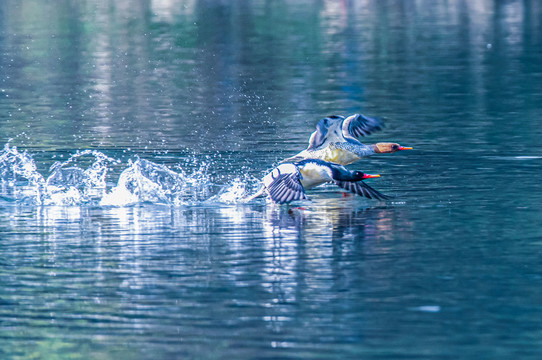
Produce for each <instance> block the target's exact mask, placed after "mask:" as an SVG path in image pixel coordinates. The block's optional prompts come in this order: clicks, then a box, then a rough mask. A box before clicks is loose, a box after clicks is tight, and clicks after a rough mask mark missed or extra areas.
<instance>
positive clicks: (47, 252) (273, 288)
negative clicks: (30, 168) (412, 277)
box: [0, 199, 408, 358]
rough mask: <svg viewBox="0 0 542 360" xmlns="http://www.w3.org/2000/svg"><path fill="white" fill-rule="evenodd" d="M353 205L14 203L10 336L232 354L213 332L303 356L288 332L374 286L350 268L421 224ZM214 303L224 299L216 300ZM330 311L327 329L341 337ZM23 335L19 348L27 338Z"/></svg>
mask: <svg viewBox="0 0 542 360" xmlns="http://www.w3.org/2000/svg"><path fill="white" fill-rule="evenodd" d="M338 201H339V202H344V201H343V200H342V199H340V200H338ZM348 202H350V204H348V203H346V204H344V205H345V206H341V207H340V208H338V207H336V206H337V204H336V203H333V202H324V203H319V204H316V205H317V206H316V207H315V208H313V209H312V210H300V209H293V210H292V211H288V210H287V209H285V208H280V207H271V208H269V207H267V206H261V205H257V206H247V205H244V206H231V207H229V208H228V207H219V208H214V207H189V208H171V207H165V206H164V207H156V206H150V205H149V206H140V207H120V208H118V207H117V208H109V209H103V208H92V207H88V208H87V207H56V206H48V207H38V208H35V209H29V208H27V207H17V206H14V207H13V208H12V209H10V210H11V211H10V212H9V216H6V214H5V213H3V216H2V217H3V219H2V223H3V224H4V225H3V227H4V228H6V229H10V231H9V232H8V233H5V235H6V236H7V237H6V238H5V239H6V240H7V241H4V242H2V243H1V244H0V250H1V253H2V254H11V256H10V257H9V258H7V257H2V263H3V270H2V272H1V273H0V276H1V277H2V280H3V290H2V291H1V292H0V298H1V299H2V306H0V314H1V316H2V318H3V319H4V321H5V322H6V323H5V324H6V325H4V326H8V325H7V324H9V328H10V329H11V331H12V334H17V333H20V332H21V331H25V330H24V329H26V328H27V327H28V326H30V328H28V330H26V331H29V332H30V334H32V335H31V336H34V337H37V339H39V342H38V344H41V346H43V347H44V349H46V350H47V351H50V350H51V348H50V347H54V346H55V345H54V340H53V339H54V338H55V337H56V336H57V335H56V334H58V333H61V332H63V331H64V330H70V331H72V332H74V337H71V338H70V337H68V338H64V340H63V343H64V345H63V346H65V347H66V349H69V348H70V347H71V346H73V344H74V343H78V342H80V341H81V340H83V339H84V338H85V335H84V334H92V336H94V337H97V339H99V342H100V343H101V344H110V345H111V346H112V349H113V351H114V349H116V347H117V346H119V345H120V343H123V342H125V341H130V339H132V340H135V339H138V340H136V341H145V342H148V345H149V346H152V347H153V348H154V349H155V351H157V352H158V353H157V354H159V356H166V355H167V354H168V352H169V351H175V344H176V343H177V341H179V339H183V342H184V343H185V346H186V347H187V349H188V350H187V351H194V350H195V349H197V346H199V344H200V343H201V344H205V346H207V347H209V348H210V349H214V350H217V351H219V350H220V344H216V343H215V342H214V341H213V340H212V339H213V336H214V335H213V334H218V333H217V331H218V332H221V331H223V330H225V329H228V328H230V329H232V331H233V334H232V338H231V339H230V341H231V342H232V344H231V345H232V346H233V344H236V343H240V342H246V341H247V337H248V340H249V341H254V342H256V343H259V342H261V341H262V339H263V338H265V337H266V336H271V338H274V339H275V340H274V341H275V342H276V346H275V347H277V348H281V347H284V348H289V347H290V346H291V344H290V345H288V344H289V343H290V342H291V341H292V340H291V339H290V340H288V337H289V335H288V333H290V332H292V331H293V332H294V333H298V332H299V331H300V330H302V329H298V325H299V321H303V320H302V318H303V317H304V316H301V318H299V317H298V316H297V315H295V312H297V311H301V312H303V311H306V310H303V309H304V308H305V307H306V306H312V305H310V304H311V303H312V302H313V301H316V303H319V302H321V301H323V302H324V303H327V302H329V301H333V299H334V298H335V299H337V300H339V299H341V298H342V297H343V296H342V295H341V294H342V292H344V291H348V289H350V288H351V287H352V286H354V285H353V284H355V283H356V282H358V281H359V276H360V274H359V273H358V269H356V268H351V267H350V266H347V264H348V263H350V264H353V261H355V259H356V258H359V257H362V258H363V257H367V256H376V255H385V254H387V253H388V250H387V249H386V247H387V246H388V245H386V243H387V242H389V241H392V240H391V239H386V238H385V237H382V235H383V234H384V233H385V232H387V231H389V230H391V229H390V228H394V229H400V228H402V227H405V226H408V223H405V221H404V220H403V219H402V217H401V215H399V217H398V218H396V214H394V212H395V211H394V210H393V209H385V208H383V209H370V208H367V209H359V207H358V206H355V205H354V201H352V200H349V201H348ZM22 253H24V254H25V256H24V257H23V256H14V255H15V254H22ZM382 270H385V269H382ZM379 273H380V272H379ZM378 276H379V277H381V276H382V273H380V274H379V275H378ZM370 278H371V277H369V278H368V279H366V281H375V282H378V279H377V277H376V276H375V277H374V280H370ZM29 287H30V288H33V289H32V290H31V291H28V292H26V291H23V292H21V290H24V289H25V288H28V289H30V288H29ZM36 292H39V293H40V294H41V295H40V298H41V299H39V300H38V299H36V298H35V297H34V294H35V293H36ZM209 292H211V293H215V294H221V295H220V296H218V297H216V298H209V297H208V295H207V294H209ZM329 296H331V297H332V298H329ZM309 299H310V300H309ZM295 309H297V310H295ZM262 311H263V312H262ZM292 311H294V312H293V313H292ZM316 311H318V313H319V314H320V315H318V317H319V318H320V319H319V320H318V322H321V324H320V325H318V326H324V325H326V326H328V325H330V326H334V325H332V323H334V320H333V319H331V318H329V319H328V318H326V317H325V315H324V314H325V313H324V312H321V311H322V310H316ZM330 322H331V323H330ZM44 328H47V329H50V331H49V333H48V334H45V333H42V332H41V329H44ZM77 334H79V335H77ZM157 334H159V335H160V337H159V339H158V338H156V336H157ZM198 334H202V335H203V334H205V335H204V336H203V337H199V336H198ZM296 336H300V339H302V337H303V335H302V334H301V333H299V334H298V335H296ZM10 338H12V340H13V341H14V345H13V346H15V347H18V346H20V345H21V343H20V342H21V341H24V339H23V338H18V337H17V336H12V337H10ZM152 339H156V340H152ZM251 339H252V340H251ZM303 341H304V340H303ZM48 342H51V343H49V344H47V343H48ZM39 346H40V345H33V346H31V349H33V350H36V351H38V349H39ZM61 347H62V346H61ZM225 350H226V352H227V351H230V350H231V351H233V350H232V349H230V350H228V349H225ZM323 350H324V351H325V352H330V353H334V352H336V351H337V350H334V349H333V348H332V347H328V346H327V345H324V348H323ZM236 351H237V350H236ZM250 353H251V352H249V354H250ZM22 354H26V353H25V352H24V351H22ZM133 356H134V354H132V353H130V352H129V353H127V354H126V355H123V356H121V357H120V358H134V357H133ZM144 357H145V356H141V355H139V356H136V357H135V358H144Z"/></svg>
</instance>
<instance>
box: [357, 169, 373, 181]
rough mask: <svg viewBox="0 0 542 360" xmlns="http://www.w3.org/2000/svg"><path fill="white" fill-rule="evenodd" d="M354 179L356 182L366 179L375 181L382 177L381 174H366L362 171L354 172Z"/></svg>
mask: <svg viewBox="0 0 542 360" xmlns="http://www.w3.org/2000/svg"><path fill="white" fill-rule="evenodd" d="M353 177H354V179H355V180H356V181H360V180H365V179H373V178H378V177H380V174H365V173H364V172H361V171H354V173H353Z"/></svg>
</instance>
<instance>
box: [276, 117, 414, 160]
mask: <svg viewBox="0 0 542 360" xmlns="http://www.w3.org/2000/svg"><path fill="white" fill-rule="evenodd" d="M383 127H384V123H383V121H382V120H381V119H379V118H372V117H369V116H365V115H362V114H354V115H350V116H348V117H346V118H345V117H344V116H340V115H331V116H328V117H325V118H323V119H321V120H320V121H319V122H318V124H317V125H316V131H314V132H313V133H312V134H311V136H310V138H309V146H308V148H307V149H305V150H303V151H301V152H300V153H298V154H297V155H294V156H292V157H290V158H287V159H284V160H282V161H281V163H292V162H298V161H301V160H305V159H320V160H324V161H328V162H332V163H336V164H339V165H350V164H352V163H354V162H356V161H358V160H360V159H361V158H363V157H366V156H371V155H373V154H389V153H394V152H397V151H402V150H412V149H413V148H412V147H406V146H401V145H399V144H397V143H390V142H379V143H376V144H370V145H365V144H362V143H361V142H360V141H359V140H357V139H356V138H357V137H360V136H368V135H371V134H372V133H373V132H375V131H380V130H382V128H383Z"/></svg>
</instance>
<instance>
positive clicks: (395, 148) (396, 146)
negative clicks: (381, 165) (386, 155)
mask: <svg viewBox="0 0 542 360" xmlns="http://www.w3.org/2000/svg"><path fill="white" fill-rule="evenodd" d="M391 148H392V150H399V145H397V144H394V145H392V146H391Z"/></svg>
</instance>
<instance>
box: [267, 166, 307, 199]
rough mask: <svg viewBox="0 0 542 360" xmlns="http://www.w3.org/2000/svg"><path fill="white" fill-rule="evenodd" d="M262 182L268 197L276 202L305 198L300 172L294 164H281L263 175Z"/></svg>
mask: <svg viewBox="0 0 542 360" xmlns="http://www.w3.org/2000/svg"><path fill="white" fill-rule="evenodd" d="M263 183H264V185H265V187H266V188H267V192H268V193H269V197H270V198H271V200H273V201H274V202H276V203H277V204H285V203H289V202H291V201H294V200H303V199H307V195H306V194H305V189H304V188H303V185H301V174H300V172H299V169H298V168H297V166H295V165H294V164H281V165H279V166H277V167H276V168H275V169H273V171H271V172H270V173H269V174H267V175H266V176H264V178H263Z"/></svg>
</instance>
